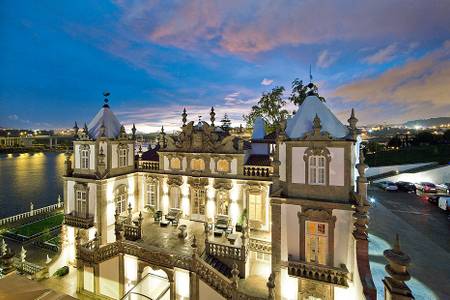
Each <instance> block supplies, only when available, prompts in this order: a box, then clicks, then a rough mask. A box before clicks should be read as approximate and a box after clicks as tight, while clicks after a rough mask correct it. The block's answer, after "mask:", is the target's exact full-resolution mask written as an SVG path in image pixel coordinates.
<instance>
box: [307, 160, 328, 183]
mask: <svg viewBox="0 0 450 300" xmlns="http://www.w3.org/2000/svg"><path fill="white" fill-rule="evenodd" d="M308 162H309V164H308V166H309V174H308V178H309V184H314V185H325V184H326V180H325V177H326V165H325V163H326V158H325V156H323V155H311V156H310V157H309V161H308Z"/></svg>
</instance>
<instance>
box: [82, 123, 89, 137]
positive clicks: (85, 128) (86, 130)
mask: <svg viewBox="0 0 450 300" xmlns="http://www.w3.org/2000/svg"><path fill="white" fill-rule="evenodd" d="M83 129H84V133H86V134H88V131H89V130H88V127H87V124H86V122H85V123H84V128H83Z"/></svg>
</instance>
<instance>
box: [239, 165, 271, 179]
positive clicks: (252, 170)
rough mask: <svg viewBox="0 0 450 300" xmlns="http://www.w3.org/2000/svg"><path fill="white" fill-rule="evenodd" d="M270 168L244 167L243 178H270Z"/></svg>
mask: <svg viewBox="0 0 450 300" xmlns="http://www.w3.org/2000/svg"><path fill="white" fill-rule="evenodd" d="M271 173H272V167H269V166H250V165H245V166H244V176H250V177H270V175H271Z"/></svg>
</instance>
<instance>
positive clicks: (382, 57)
mask: <svg viewBox="0 0 450 300" xmlns="http://www.w3.org/2000/svg"><path fill="white" fill-rule="evenodd" d="M397 52H398V48H397V45H396V44H391V45H389V46H387V47H386V48H383V49H380V50H378V51H377V52H375V53H374V54H372V55H369V56H367V57H365V58H364V59H363V61H364V62H366V63H368V64H371V65H373V64H382V63H385V62H388V61H391V60H393V59H394V58H395V56H396V54H397Z"/></svg>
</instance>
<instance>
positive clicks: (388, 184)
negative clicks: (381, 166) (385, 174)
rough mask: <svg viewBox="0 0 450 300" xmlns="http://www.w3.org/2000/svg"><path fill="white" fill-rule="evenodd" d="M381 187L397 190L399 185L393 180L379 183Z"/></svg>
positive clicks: (386, 189)
mask: <svg viewBox="0 0 450 300" xmlns="http://www.w3.org/2000/svg"><path fill="white" fill-rule="evenodd" d="M379 185H380V187H381V188H382V189H383V190H385V191H397V190H398V187H397V186H396V185H395V183H393V182H392V181H382V182H380V183H379Z"/></svg>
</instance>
